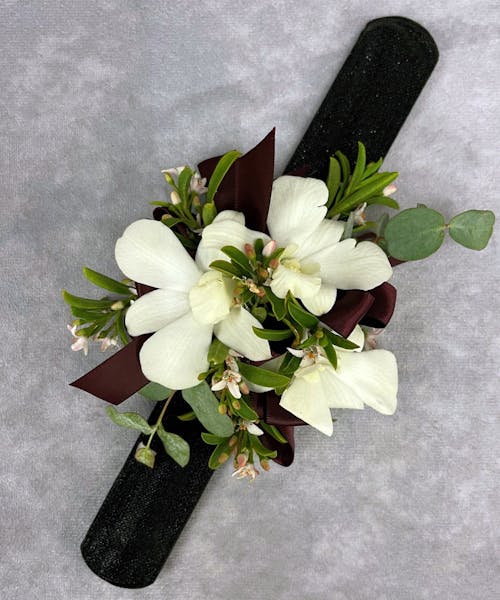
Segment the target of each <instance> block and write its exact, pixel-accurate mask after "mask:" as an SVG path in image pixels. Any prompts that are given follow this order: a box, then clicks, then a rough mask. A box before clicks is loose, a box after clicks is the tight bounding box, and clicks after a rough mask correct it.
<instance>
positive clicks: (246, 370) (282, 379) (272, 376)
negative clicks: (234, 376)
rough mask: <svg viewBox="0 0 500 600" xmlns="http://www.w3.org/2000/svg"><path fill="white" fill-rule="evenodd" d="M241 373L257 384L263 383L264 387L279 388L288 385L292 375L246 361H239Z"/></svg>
mask: <svg viewBox="0 0 500 600" xmlns="http://www.w3.org/2000/svg"><path fill="white" fill-rule="evenodd" d="M238 365H239V368H240V373H241V374H242V375H243V377H244V378H245V379H248V381H251V382H252V383H255V384H256V385H262V386H264V387H270V388H277V387H282V386H286V385H288V383H289V382H290V377H287V376H286V375H281V374H280V373H274V372H273V371H268V370H267V369H262V368H261V367H256V366H254V365H250V364H248V363H244V362H238Z"/></svg>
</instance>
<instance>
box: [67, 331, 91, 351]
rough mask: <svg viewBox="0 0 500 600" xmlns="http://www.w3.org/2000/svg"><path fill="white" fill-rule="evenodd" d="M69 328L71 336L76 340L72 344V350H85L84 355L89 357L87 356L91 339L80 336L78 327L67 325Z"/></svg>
mask: <svg viewBox="0 0 500 600" xmlns="http://www.w3.org/2000/svg"><path fill="white" fill-rule="evenodd" d="M67 328H68V330H69V332H70V333H71V335H72V336H73V337H74V338H75V341H74V342H73V343H72V344H71V350H73V352H78V351H79V350H83V353H84V354H85V356H87V354H88V353H89V338H87V337H85V336H83V335H78V332H77V330H76V325H73V326H71V325H67Z"/></svg>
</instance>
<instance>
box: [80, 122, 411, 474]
mask: <svg viewBox="0 0 500 600" xmlns="http://www.w3.org/2000/svg"><path fill="white" fill-rule="evenodd" d="M274 137H275V130H274V129H273V130H272V131H271V132H270V133H269V134H268V135H267V136H266V137H265V138H264V139H263V140H262V141H261V142H260V143H259V144H258V145H257V146H255V148H253V149H252V150H250V152H248V153H247V154H245V155H244V156H242V157H240V158H239V159H238V160H237V161H236V162H235V163H234V164H233V166H232V167H231V169H230V170H229V171H228V173H227V175H226V177H225V178H224V179H223V181H222V184H221V185H220V187H219V190H218V191H217V209H218V211H219V212H221V211H223V210H236V211H239V212H242V213H243V214H244V215H245V219H246V224H247V226H248V227H251V228H252V229H256V230H257V231H262V232H264V231H265V230H266V219H267V213H268V209H269V202H270V200H271V189H272V184H273V177H274ZM219 158H220V157H215V158H209V159H207V160H205V161H203V162H202V163H200V164H199V171H200V173H201V175H202V176H203V177H207V178H210V176H211V174H212V172H213V170H214V169H215V166H216V165H217V162H218V160H219ZM294 174H297V175H299V174H300V175H307V169H306V168H304V169H303V170H301V171H300V173H298V172H295V173H294ZM161 215H162V212H161V211H158V210H156V211H155V214H154V216H155V218H156V219H161ZM399 262H400V261H393V262H392V264H399ZM153 289H154V288H151V287H149V286H145V285H143V284H137V292H138V295H139V296H142V295H143V294H146V293H148V292H150V291H152V290H153ZM395 303H396V289H395V288H394V287H393V286H392V285H391V284H390V283H383V284H382V285H380V286H378V287H376V288H374V289H373V290H370V291H367V292H364V291H361V290H348V291H340V292H339V295H338V297H337V301H336V302H335V305H334V306H333V308H332V310H330V311H329V312H328V313H326V314H324V315H322V316H321V321H322V322H323V323H325V324H326V325H328V326H329V327H331V328H332V329H334V330H335V331H336V332H337V333H339V334H341V335H342V336H344V337H347V336H348V335H349V334H350V333H351V332H352V331H353V329H354V328H355V327H356V325H357V324H358V323H361V324H365V325H369V326H372V327H385V326H386V325H387V324H388V323H389V321H390V319H391V317H392V313H393V312H394V306H395ZM148 337H149V335H143V336H139V337H137V338H133V339H132V341H131V342H130V343H129V344H127V346H125V347H124V348H122V349H121V350H119V351H118V352H116V353H115V354H113V355H112V356H111V357H110V358H108V359H107V360H105V361H104V362H103V363H102V364H101V365H99V366H97V367H96V368H95V369H93V370H92V371H90V372H89V373H87V374H86V375H84V376H83V377H80V378H79V379H77V380H76V381H74V382H73V383H71V385H72V386H74V387H77V388H80V389H81V390H84V391H86V392H89V393H90V394H93V395H94V396H97V397H98V398H101V399H102V400H105V401H106V402H110V403H111V404H120V403H121V402H123V401H124V400H126V399H127V398H129V397H130V396H131V395H132V394H135V393H136V392H138V391H139V390H140V389H141V388H142V387H144V386H145V385H146V384H147V383H149V381H148V379H146V378H145V377H144V375H143V373H142V371H141V365H140V361H139V351H140V349H141V346H142V344H143V343H144V342H145V340H146V339H147V338H148ZM252 402H253V405H254V407H255V409H256V411H257V413H258V414H259V416H260V417H261V418H262V419H263V420H264V421H265V422H266V423H269V424H270V425H275V426H276V427H277V428H278V429H279V430H280V431H281V433H282V434H283V436H284V437H285V438H286V440H287V443H286V444H282V443H280V442H278V441H276V440H275V439H274V438H273V437H271V436H269V435H267V434H265V435H264V436H263V438H262V439H263V441H264V442H265V444H266V445H267V446H268V447H269V448H271V449H274V450H277V452H278V456H277V458H276V459H275V461H276V462H278V463H279V464H282V465H284V466H287V465H289V464H291V463H292V461H293V455H294V447H295V443H294V435H293V428H294V427H296V426H298V425H304V422H303V421H302V420H301V419H298V418H297V417H295V416H294V415H292V414H291V413H289V412H288V411H286V410H285V409H283V408H282V407H281V406H280V405H279V397H278V396H277V395H276V394H275V393H274V392H268V393H266V394H252Z"/></svg>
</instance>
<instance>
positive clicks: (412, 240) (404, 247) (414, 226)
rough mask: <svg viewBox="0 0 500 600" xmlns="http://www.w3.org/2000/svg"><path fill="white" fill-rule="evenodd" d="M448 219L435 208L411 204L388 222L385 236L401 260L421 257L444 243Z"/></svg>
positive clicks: (395, 255)
mask: <svg viewBox="0 0 500 600" xmlns="http://www.w3.org/2000/svg"><path fill="white" fill-rule="evenodd" d="M445 227H446V224H445V220H444V217H443V215H442V214H441V213H439V212H437V211H436V210H433V209H431V208H425V207H423V206H422V207H417V208H407V209H406V210H403V211H401V212H400V213H399V214H397V215H396V216H395V217H393V218H392V219H390V221H389V222H388V223H387V225H386V228H385V232H384V238H385V241H386V243H387V251H388V252H389V255H390V256H393V257H394V258H397V259H399V260H420V259H422V258H426V257H427V256H430V255H431V254H433V253H434V252H436V250H438V249H439V248H440V246H441V244H442V243H443V240H444V234H445Z"/></svg>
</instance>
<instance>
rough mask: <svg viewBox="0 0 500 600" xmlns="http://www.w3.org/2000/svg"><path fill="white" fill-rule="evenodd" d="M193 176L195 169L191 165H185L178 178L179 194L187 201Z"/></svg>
mask: <svg viewBox="0 0 500 600" xmlns="http://www.w3.org/2000/svg"><path fill="white" fill-rule="evenodd" d="M192 176H193V171H192V170H191V169H190V168H189V167H184V169H182V171H181V173H180V175H179V178H178V179H177V189H178V190H179V196H180V197H181V200H182V201H183V202H186V201H187V198H188V195H189V187H190V184H191V177H192Z"/></svg>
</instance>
